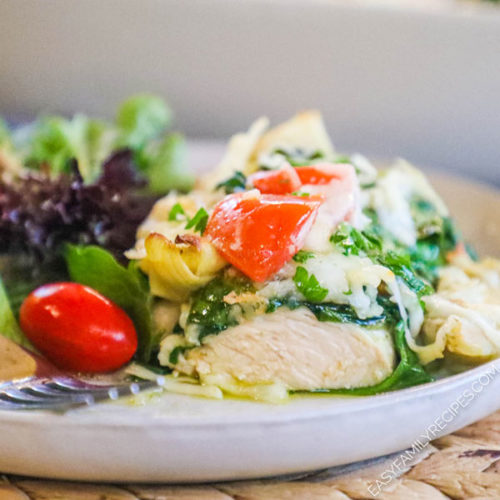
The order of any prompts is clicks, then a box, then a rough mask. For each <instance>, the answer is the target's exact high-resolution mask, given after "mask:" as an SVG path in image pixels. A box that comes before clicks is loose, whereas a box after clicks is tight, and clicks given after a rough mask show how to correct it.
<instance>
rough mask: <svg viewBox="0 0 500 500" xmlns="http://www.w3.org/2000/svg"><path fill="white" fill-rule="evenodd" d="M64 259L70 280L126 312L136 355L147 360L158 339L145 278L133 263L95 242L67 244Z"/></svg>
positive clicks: (142, 359)
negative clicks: (122, 260) (125, 264)
mask: <svg viewBox="0 0 500 500" xmlns="http://www.w3.org/2000/svg"><path fill="white" fill-rule="evenodd" d="M65 259H66V264H67V266H68V272H69V275H70V277H71V279H72V280H73V281H76V282H78V283H81V284H83V285H87V286H89V287H91V288H93V289H95V290H97V291H98V292H99V293H101V294H102V295H104V296H105V297H107V298H108V299H110V300H111V301H113V302H114V303H115V304H117V305H118V306H120V307H121V308H122V309H124V310H125V311H126V312H127V314H128V315H129V316H130V318H131V319H132V321H133V322H134V325H135V328H136V331H137V335H138V340H139V347H138V350H137V357H138V358H139V360H141V361H143V362H148V361H149V360H150V358H151V352H152V349H153V347H154V345H155V344H156V343H157V340H158V339H157V338H156V336H155V334H154V331H153V323H152V310H151V308H152V297H151V295H150V293H149V286H148V281H147V278H146V277H145V276H144V275H143V274H142V272H141V271H140V269H139V268H138V267H137V265H136V263H134V262H132V263H130V264H129V266H128V267H123V266H121V265H120V264H119V263H118V262H117V261H116V260H115V258H114V257H113V256H112V255H111V254H110V253H109V252H107V251H106V250H103V249H102V248H99V247H96V246H76V245H68V246H67V247H66V251H65Z"/></svg>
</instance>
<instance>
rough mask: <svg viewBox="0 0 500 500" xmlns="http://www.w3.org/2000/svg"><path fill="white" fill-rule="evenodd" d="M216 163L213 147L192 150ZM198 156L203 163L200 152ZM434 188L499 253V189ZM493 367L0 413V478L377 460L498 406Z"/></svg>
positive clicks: (227, 475)
mask: <svg viewBox="0 0 500 500" xmlns="http://www.w3.org/2000/svg"><path fill="white" fill-rule="evenodd" d="M192 151H193V153H194V155H193V157H192V160H193V163H197V162H198V160H197V159H202V160H207V161H208V160H209V159H210V161H216V160H217V156H218V154H219V152H220V149H218V148H217V146H215V145H214V146H213V147H211V149H210V151H209V149H207V145H203V146H202V149H201V150H200V148H199V147H198V148H195V149H194V150H192ZM200 151H201V152H202V151H205V154H204V155H203V154H200ZM434 182H435V183H436V184H437V185H438V186H437V187H438V190H439V191H440V192H441V193H442V194H443V195H444V197H445V199H446V201H447V202H448V204H449V205H450V206H451V209H452V212H453V213H455V214H456V215H457V216H458V218H459V219H460V222H461V225H462V227H463V228H464V230H465V232H466V234H467V235H468V236H469V237H471V238H472V239H473V241H475V242H478V241H479V242H480V243H481V245H480V248H481V250H482V251H483V252H485V253H486V252H488V253H493V254H498V248H499V241H500V230H499V229H500V228H499V222H498V219H497V215H496V214H498V213H499V212H500V196H499V195H498V192H495V191H491V190H489V189H487V188H485V187H481V186H478V185H473V184H472V185H471V184H470V183H464V182H463V181H460V180H458V179H456V178H453V177H435V176H434ZM497 370H500V360H498V361H495V362H491V363H488V364H486V365H483V366H480V367H478V368H475V369H473V370H470V371H468V372H466V373H463V374H461V375H456V376H453V377H449V378H447V379H443V380H440V381H438V382H434V383H432V384H427V385H424V386H419V387H414V388H410V389H406V390H403V391H399V392H394V393H389V394H383V395H379V396H372V397H359V398H345V397H330V396H315V397H301V398H297V399H293V400H292V401H291V402H289V403H288V404H283V405H268V404H262V403H255V402H250V401H239V400H224V401H214V400H204V399H197V398H191V397H188V396H180V395H174V394H167V395H163V396H162V397H160V398H157V399H156V400H153V401H151V402H150V403H148V404H146V405H145V406H135V407H133V406H130V404H129V405H127V404H125V403H120V404H117V403H112V404H111V403H110V404H102V405H98V406H95V407H93V408H89V409H84V410H74V411H71V412H69V413H67V414H64V415H60V414H52V413H45V412H31V413H26V412H18V413H13V412H5V411H4V412H0V471H2V472H4V473H17V474H24V475H35V476H41V477H52V478H62V479H75V480H76V479H81V480H94V481H128V482H130V481H145V482H148V481H149V482H169V481H171V482H195V481H209V480H222V479H242V478H253V477H258V476H270V475H278V474H285V473H294V472H302V471H306V470H313V469H318V468H323V467H330V466H334V465H340V464H345V463H349V462H353V461H357V460H364V459H367V458H371V457H376V456H380V455H385V454H388V453H391V452H395V451H398V450H401V449H404V448H406V447H409V446H411V445H412V443H414V441H415V440H416V439H419V440H420V442H424V441H425V440H426V438H430V439H434V438H436V437H438V436H440V435H444V434H447V433H450V432H453V431H455V430H457V429H459V428H461V427H463V426H465V425H468V424H470V423H471V422H473V421H475V420H478V419H481V418H483V417H485V416H486V415H488V414H490V413H492V412H494V411H496V410H498V409H500V399H499V398H498V394H499V392H500V377H496V376H495V375H496V371H497Z"/></svg>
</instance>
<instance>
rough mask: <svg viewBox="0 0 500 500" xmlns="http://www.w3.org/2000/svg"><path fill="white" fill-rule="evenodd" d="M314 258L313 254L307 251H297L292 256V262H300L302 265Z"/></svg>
mask: <svg viewBox="0 0 500 500" xmlns="http://www.w3.org/2000/svg"><path fill="white" fill-rule="evenodd" d="M312 258H314V254H313V253H312V252H308V251H307V250H299V251H298V252H297V253H296V254H295V255H294V256H293V260H294V261H295V262H300V263H301V264H303V263H304V262H306V261H308V260H309V259H312Z"/></svg>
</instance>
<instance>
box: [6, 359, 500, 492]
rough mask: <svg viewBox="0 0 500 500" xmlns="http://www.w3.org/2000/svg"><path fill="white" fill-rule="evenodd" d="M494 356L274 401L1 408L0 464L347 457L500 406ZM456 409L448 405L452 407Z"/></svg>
mask: <svg viewBox="0 0 500 500" xmlns="http://www.w3.org/2000/svg"><path fill="white" fill-rule="evenodd" d="M496 370H500V362H497V363H495V364H493V363H489V364H487V365H484V366H482V367H479V368H476V369H474V370H472V371H470V372H468V373H464V374H461V375H458V376H454V377H452V378H449V379H446V380H442V381H439V382H435V383H432V384H428V385H425V386H421V387H416V388H411V389H406V390H403V391H399V392H395V393H391V394H384V395H380V396H373V397H365V398H340V397H308V398H300V399H297V400H293V401H291V402H290V403H288V404H284V405H267V404H259V403H254V402H248V401H236V400H224V401H213V400H202V399H196V398H191V397H188V396H180V395H173V394H170V395H166V396H163V397H161V398H160V399H159V400H158V401H157V402H155V403H150V404H148V405H147V406H144V407H130V406H129V407H127V406H124V405H118V404H106V405H101V406H98V407H94V408H91V409H88V410H83V411H72V412H70V413H67V414H65V415H58V414H51V413H42V412H32V413H13V412H0V449H1V453H0V470H1V471H2V472H7V473H17V474H24V475H35V476H41V477H52V478H63V479H81V480H93V481H127V482H131V481H145V482H195V481H210V480H222V479H242V478H253V477H258V476H270V475H278V474H285V473H293V472H302V471H306V470H313V469H319V468H324V467H329V466H333V465H339V464H345V463H348V462H353V461H357V460H363V459H367V458H371V457H375V456H379V455H384V454H388V453H391V452H394V451H397V450H401V449H404V448H406V447H410V446H411V445H412V443H413V442H414V441H415V440H416V439H420V441H421V442H423V441H424V440H425V439H426V436H427V437H429V438H431V439H434V438H436V437H438V436H439V435H443V434H447V433H450V432H453V431H455V430H457V429H459V428H461V427H463V426H465V425H467V424H470V423H471V422H473V421H475V420H478V419H480V418H482V417H484V416H486V415H488V414H489V413H492V412H493V411H495V410H498V409H499V408H500V399H499V398H498V393H499V391H500V377H495V376H494V374H495V373H496ZM454 413H456V415H454Z"/></svg>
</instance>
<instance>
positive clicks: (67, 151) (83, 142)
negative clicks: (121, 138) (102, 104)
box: [26, 115, 115, 183]
mask: <svg viewBox="0 0 500 500" xmlns="http://www.w3.org/2000/svg"><path fill="white" fill-rule="evenodd" d="M114 138H115V132H114V130H113V128H112V127H111V126H110V125H108V124H106V123H105V122H102V121H100V120H93V119H90V118H87V117H86V116H84V115H75V116H74V117H73V118H72V119H70V120H68V119H66V118H62V117H60V116H52V117H46V118H43V119H41V120H40V121H38V122H37V124H36V125H35V128H34V132H33V135H32V136H31V139H30V143H29V146H28V149H29V152H28V156H27V158H26V164H27V166H28V167H30V168H35V169H40V168H46V167H49V168H50V172H51V173H52V174H55V175H58V174H61V173H69V172H70V171H71V160H72V159H75V160H76V161H77V162H78V168H79V170H80V174H81V175H82V177H83V179H84V181H85V182H86V183H91V182H93V181H95V180H96V179H97V178H98V177H99V175H100V174H101V167H102V164H103V163H104V161H105V160H106V158H108V156H109V155H110V154H111V152H112V150H113V141H114Z"/></svg>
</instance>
